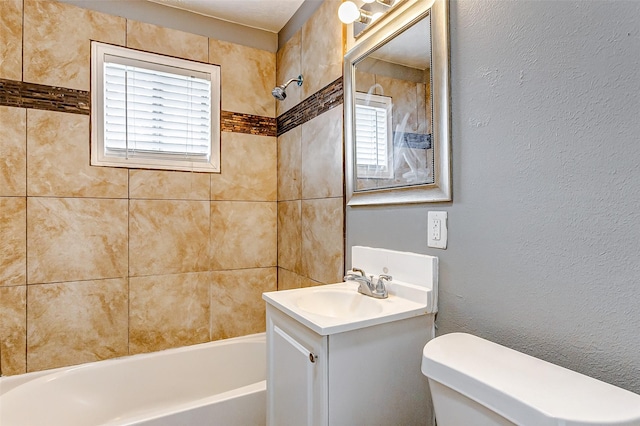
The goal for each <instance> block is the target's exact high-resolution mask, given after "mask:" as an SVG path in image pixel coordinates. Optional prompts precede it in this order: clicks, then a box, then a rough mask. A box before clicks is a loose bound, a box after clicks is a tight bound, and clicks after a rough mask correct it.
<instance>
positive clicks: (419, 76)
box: [353, 15, 435, 191]
mask: <svg viewBox="0 0 640 426" xmlns="http://www.w3.org/2000/svg"><path fill="white" fill-rule="evenodd" d="M354 68H355V70H354V84H353V85H354V87H355V97H354V100H355V111H354V112H355V114H354V120H355V123H354V124H355V125H354V133H355V134H354V139H355V149H354V151H355V152H354V156H353V161H354V162H355V165H354V172H355V174H356V182H355V183H356V185H355V188H354V190H355V191H366V190H371V189H380V188H393V187H403V186H409V185H422V184H432V183H434V181H435V179H434V147H433V144H432V100H431V99H432V97H431V22H430V15H427V16H425V17H424V18H422V19H421V20H420V21H418V22H417V23H415V24H414V25H412V26H410V27H409V28H407V29H406V30H405V31H403V32H402V33H400V34H399V35H397V36H396V37H394V38H393V39H391V40H390V41H388V42H387V43H385V44H383V45H381V46H379V47H377V48H376V49H374V50H372V51H371V52H370V53H369V54H367V55H366V56H365V57H363V58H362V59H361V60H359V61H358V62H356V63H354Z"/></svg>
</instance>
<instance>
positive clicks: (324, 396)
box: [267, 303, 433, 426]
mask: <svg viewBox="0 0 640 426" xmlns="http://www.w3.org/2000/svg"><path fill="white" fill-rule="evenodd" d="M431 338H433V315H424V314H423V315H416V316H413V317H410V318H404V319H400V320H397V321H391V322H386V323H383V324H376V325H372V326H368V327H363V328H358V329H354V330H349V331H344V332H336V333H329V334H326V335H322V334H319V333H317V332H316V331H314V330H312V329H311V328H309V327H307V326H305V325H304V324H302V323H300V322H299V321H297V320H296V319H294V318H293V317H292V316H290V315H287V314H286V313H285V312H282V311H281V310H279V309H278V308H277V307H275V306H273V305H271V304H270V303H267V360H268V361H267V362H268V365H267V425H269V426H289V425H295V426H303V425H307V426H319V425H322V426H328V425H331V426H341V425H345V426H354V425H367V426H374V425H385V426H387V425H403V426H409V425H431V424H433V420H432V409H431V404H430V397H429V388H428V383H427V380H426V378H425V377H424V376H423V375H422V374H421V373H420V363H421V351H422V348H423V347H424V345H425V343H426V342H427V341H428V340H429V339H431Z"/></svg>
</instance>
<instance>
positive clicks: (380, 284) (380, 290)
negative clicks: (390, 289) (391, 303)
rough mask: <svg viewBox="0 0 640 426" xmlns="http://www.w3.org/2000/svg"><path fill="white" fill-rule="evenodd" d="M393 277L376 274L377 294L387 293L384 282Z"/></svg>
mask: <svg viewBox="0 0 640 426" xmlns="http://www.w3.org/2000/svg"><path fill="white" fill-rule="evenodd" d="M392 279H393V277H392V276H391V275H385V274H380V275H378V282H377V283H376V293H379V294H384V295H386V294H387V287H385V285H384V282H385V281H387V282H389V281H391V280H392Z"/></svg>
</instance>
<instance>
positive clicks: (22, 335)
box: [0, 285, 27, 376]
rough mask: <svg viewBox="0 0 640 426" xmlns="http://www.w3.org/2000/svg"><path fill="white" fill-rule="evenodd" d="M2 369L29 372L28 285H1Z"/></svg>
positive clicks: (0, 329) (3, 373)
mask: <svg viewBox="0 0 640 426" xmlns="http://www.w3.org/2000/svg"><path fill="white" fill-rule="evenodd" d="M0 318H2V321H0V363H1V364H0V370H2V375H3V376H9V375H13V374H22V373H26V372H27V359H26V356H25V354H26V352H27V286H25V285H21V286H16V287H0Z"/></svg>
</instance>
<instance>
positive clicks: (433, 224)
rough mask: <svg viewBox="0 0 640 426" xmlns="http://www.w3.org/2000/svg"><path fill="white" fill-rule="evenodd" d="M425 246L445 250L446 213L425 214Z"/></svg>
mask: <svg viewBox="0 0 640 426" xmlns="http://www.w3.org/2000/svg"><path fill="white" fill-rule="evenodd" d="M427 233H428V235H427V246H429V247H434V248H441V249H446V248H447V212H428V213H427Z"/></svg>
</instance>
